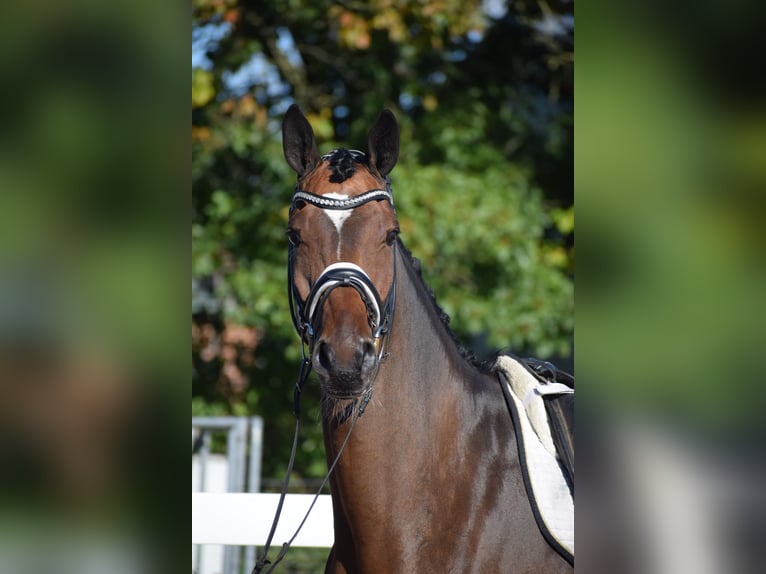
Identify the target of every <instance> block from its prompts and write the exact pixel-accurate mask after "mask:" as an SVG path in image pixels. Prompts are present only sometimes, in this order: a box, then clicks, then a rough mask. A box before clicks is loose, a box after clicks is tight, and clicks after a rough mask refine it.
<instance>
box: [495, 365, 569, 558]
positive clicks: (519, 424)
mask: <svg viewBox="0 0 766 574" xmlns="http://www.w3.org/2000/svg"><path fill="white" fill-rule="evenodd" d="M495 372H496V373H497V376H498V378H499V379H500V382H501V385H500V386H501V387H502V389H503V395H504V396H505V400H506V403H507V406H508V409H509V411H510V413H511V417H512V419H513V423H514V427H515V429H516V433H517V441H516V442H517V444H518V447H519V460H520V462H521V469H522V474H523V477H524V486H525V488H526V490H527V495H528V497H529V501H530V504H531V506H532V513H533V514H534V516H535V520H536V521H537V524H538V527H539V528H540V531H541V533H542V534H543V536H544V537H545V539H546V540H547V541H548V543H549V544H551V546H552V547H553V548H554V549H555V550H556V551H557V552H558V553H559V554H561V555H562V556H563V557H564V558H565V559H566V560H567V561H569V562H570V564H574V499H573V495H574V377H573V376H572V375H570V374H568V373H565V372H563V371H559V370H558V369H556V367H555V366H553V365H552V364H550V363H548V362H545V361H539V360H537V359H519V358H516V357H511V356H508V355H501V356H499V357H498V358H497V360H496V363H495Z"/></svg>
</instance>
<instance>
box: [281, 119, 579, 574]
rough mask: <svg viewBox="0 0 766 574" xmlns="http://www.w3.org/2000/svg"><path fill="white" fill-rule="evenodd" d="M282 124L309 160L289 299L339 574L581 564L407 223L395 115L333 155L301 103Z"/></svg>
mask: <svg viewBox="0 0 766 574" xmlns="http://www.w3.org/2000/svg"><path fill="white" fill-rule="evenodd" d="M282 136H283V149H284V155H285V159H286V161H287V163H288V165H289V166H290V167H291V168H292V169H293V170H294V171H295V172H296V173H297V186H296V190H295V192H294V195H293V199H292V204H291V207H290V214H289V221H288V226H287V237H288V241H289V246H288V253H289V255H288V260H289V263H288V284H289V297H290V303H291V311H292V315H293V320H294V322H295V327H296V329H297V330H298V332H299V334H300V335H301V338H302V341H303V344H304V345H305V346H306V348H308V355H307V358H306V362H307V363H309V364H310V367H312V368H313V370H314V371H315V372H316V373H317V374H318V378H319V384H320V387H321V391H322V423H321V424H322V429H323V435H324V443H325V451H326V456H327V461H328V466H330V465H333V463H334V467H333V466H330V468H331V474H330V490H331V496H332V507H333V513H334V525H333V526H334V534H335V540H334V545H333V547H332V549H331V551H330V554H329V556H328V559H327V562H326V569H325V572H327V573H333V574H340V573H345V574H350V573H387V574H391V573H398V572H438V573H440V574H442V573H445V572H460V573H466V572H477V573H479V572H480V573H482V574H486V573H492V572H498V573H499V572H502V573H509V572H532V573H534V572H546V573H557V572H571V571H572V565H571V564H570V563H569V562H568V561H567V560H565V559H564V558H562V556H561V555H560V554H559V553H557V552H556V551H555V550H554V549H553V548H552V547H551V545H550V544H549V543H548V542H547V541H546V540H545V539H544V538H543V536H542V535H541V533H540V530H539V529H538V526H537V523H536V521H535V517H534V516H533V511H532V509H531V507H530V503H529V500H528V498H527V494H526V491H525V486H524V483H523V479H522V474H521V468H520V467H521V464H520V456H519V450H518V448H517V442H516V441H517V435H516V430H515V428H514V424H513V421H512V418H511V416H510V415H509V409H508V406H507V405H506V402H505V401H504V400H503V392H502V391H501V385H500V384H499V383H498V378H497V375H496V373H494V372H493V371H492V369H491V368H489V367H487V366H486V365H484V366H482V365H481V364H479V363H477V362H476V361H474V360H472V359H471V358H470V356H469V353H468V352H466V350H465V349H464V348H463V347H462V346H461V345H460V343H459V342H458V341H457V339H456V337H455V336H454V335H453V334H452V331H451V330H450V329H449V327H448V326H447V324H446V321H447V320H448V319H446V318H445V317H446V316H445V315H444V313H443V312H442V311H441V309H440V308H439V306H438V305H437V304H436V301H435V298H434V296H433V294H432V292H431V291H430V289H429V288H428V287H427V285H426V284H425V282H424V280H423V279H422V274H421V270H420V266H419V263H418V261H417V260H416V259H414V258H413V257H412V255H411V253H410V252H409V251H408V250H407V249H406V248H405V246H404V243H403V241H402V240H401V238H400V237H399V224H398V220H397V214H396V211H395V209H394V197H393V193H392V190H391V183H390V178H389V174H390V173H391V171H392V170H393V168H394V166H395V164H396V162H397V159H398V155H399V127H398V124H397V121H396V118H395V117H394V115H393V113H391V112H390V111H388V110H384V111H383V112H382V113H381V114H380V115H379V117H378V119H377V121H376V122H375V124H374V125H373V127H372V128H371V130H370V132H369V135H368V142H367V144H368V149H367V153H363V152H360V151H356V150H348V149H337V150H333V151H331V152H330V153H327V154H325V155H322V156H320V154H319V152H318V150H317V144H316V141H315V138H314V132H313V130H312V128H311V125H310V123H309V122H308V120H307V119H306V117H305V116H304V115H303V114H302V112H301V111H300V109H299V108H298V107H297V106H296V105H293V106H292V107H290V108H289V110H288V111H287V112H286V114H285V117H284V120H283V125H282ZM357 423H358V424H357ZM352 430H353V432H351V431H352ZM339 454H340V455H341V456H340V457H339V458H338V455H339ZM336 459H337V460H336ZM333 470H334V471H333Z"/></svg>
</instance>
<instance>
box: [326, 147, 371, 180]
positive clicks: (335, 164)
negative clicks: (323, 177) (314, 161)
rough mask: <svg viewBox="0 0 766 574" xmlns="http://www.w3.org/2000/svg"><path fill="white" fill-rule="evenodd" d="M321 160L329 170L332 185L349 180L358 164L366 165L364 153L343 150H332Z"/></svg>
mask: <svg viewBox="0 0 766 574" xmlns="http://www.w3.org/2000/svg"><path fill="white" fill-rule="evenodd" d="M322 159H324V160H325V161H326V162H327V167H328V168H329V169H330V181H331V182H332V183H343V182H344V181H346V180H347V179H351V178H352V177H353V176H354V174H355V173H356V168H357V166H358V165H359V164H361V165H367V156H366V155H365V154H364V153H362V152H360V151H356V150H348V149H344V148H340V149H335V150H332V151H331V152H330V153H327V154H325V155H324V156H322Z"/></svg>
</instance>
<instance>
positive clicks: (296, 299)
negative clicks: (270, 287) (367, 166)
mask: <svg viewBox="0 0 766 574" xmlns="http://www.w3.org/2000/svg"><path fill="white" fill-rule="evenodd" d="M352 153H360V152H352ZM325 157H327V156H325ZM382 200H387V201H389V202H390V204H391V207H392V208H393V206H394V194H393V192H392V191H391V181H390V180H389V178H388V177H386V188H385V189H371V190H369V191H366V192H364V193H362V194H360V195H356V196H354V197H350V198H347V199H335V198H330V197H324V196H322V195H317V194H314V193H311V192H309V191H306V190H303V189H300V187H298V186H296V188H295V192H294V193H293V200H292V203H291V205H290V215H292V213H293V212H294V211H295V210H296V209H299V208H300V207H302V205H301V203H304V204H305V203H308V204H311V205H314V206H316V207H319V208H321V209H354V208H355V207H359V206H360V205H364V204H365V203H368V202H370V201H382ZM391 248H392V249H393V273H392V276H391V287H390V289H389V291H388V295H387V296H386V298H385V300H383V301H381V298H380V293H379V292H378V290H377V288H376V287H375V284H374V283H373V282H372V280H371V279H370V276H369V275H368V274H367V273H366V272H365V271H364V269H362V268H361V267H359V266H358V265H356V264H354V263H351V262H348V261H340V262H338V263H333V264H332V265H328V266H327V267H326V268H325V269H324V270H323V271H322V273H320V274H319V277H317V280H316V281H315V282H314V284H313V285H312V286H311V291H310V292H309V294H308V297H306V300H305V301H304V300H302V299H301V296H300V293H298V288H297V287H296V285H295V271H294V266H295V251H296V246H295V245H293V244H292V243H290V246H289V247H288V251H287V296H288V300H289V301H290V315H291V316H292V319H293V325H294V326H295V330H296V331H297V332H298V335H300V338H301V353H302V355H303V360H302V362H301V368H300V373H299V374H298V380H297V382H296V383H295V390H294V392H293V413H294V414H295V436H294V437H293V446H292V452H291V453H290V460H289V462H288V464H287V473H286V475H285V481H284V483H283V485H282V492H281V493H280V497H279V503H278V504H277V510H276V513H275V515H274V520H273V522H272V524H271V530H270V532H269V536H268V538H267V540H266V544H265V546H264V549H263V554H262V556H261V558H260V559H259V560H258V561H257V562H256V564H255V567H254V568H253V570H252V573H253V574H258V573H260V572H261V571H262V570H263V569H264V568H265V567H266V565H267V564H271V566H270V567H269V569H268V571H267V574H270V573H271V572H272V571H273V570H274V568H275V567H276V566H277V564H279V562H280V561H281V560H282V558H283V557H284V556H285V554H286V553H287V550H288V549H289V548H290V545H291V544H292V542H293V540H295V537H296V536H298V532H300V530H301V528H302V527H303V525H304V524H305V522H306V519H307V518H308V516H309V513H310V512H311V510H312V509H313V508H314V504H315V503H316V501H317V498H318V497H319V493H320V492H322V489H323V488H324V486H325V484H326V483H327V480H328V479H329V478H330V475H331V474H332V471H333V469H334V468H335V465H336V464H337V463H338V460H340V455H341V454H342V453H343V450H344V449H345V447H346V444H347V443H348V439H349V438H350V437H351V431H353V430H354V426H355V425H356V422H357V421H358V420H359V418H360V417H361V416H362V414H364V410H365V408H366V407H367V404H368V403H369V401H370V399H371V398H372V388H373V384H374V383H375V379H376V378H377V375H378V370H379V369H380V364H381V363H382V362H383V361H385V360H386V358H387V357H388V355H389V353H388V344H389V341H390V339H391V328H392V326H393V323H394V310H395V307H396V258H397V241H394V242H393V243H392V244H391ZM338 287H351V288H353V289H354V290H355V291H356V292H357V293H358V294H359V296H360V297H361V298H362V302H363V303H364V305H365V307H366V308H367V323H368V324H369V326H370V333H371V335H372V340H373V344H374V345H375V352H376V357H375V367H374V369H373V371H372V374H371V376H370V380H369V382H368V383H367V384H366V385H365V388H364V389H363V390H362V392H361V394H360V395H358V396H356V397H348V398H360V397H361V400H360V401H359V405H358V407H357V408H356V409H355V414H354V418H353V419H352V421H351V424H350V425H349V428H348V431H347V432H346V438H345V439H344V441H343V443H342V444H341V446H340V449H338V452H337V454H336V455H335V459H334V460H333V462H332V464H331V465H330V468H329V470H328V471H327V474H326V475H325V478H324V480H323V481H322V484H321V486H320V487H319V489H318V490H317V493H316V495H315V496H314V500H313V502H312V503H311V505H310V506H309V508H308V510H307V511H306V514H305V516H304V517H303V521H302V522H301V523H300V525H299V526H298V529H297V530H296V531H295V534H293V537H292V538H291V539H290V540H289V541H288V542H285V543H284V544H283V545H282V549H281V550H280V552H279V554H278V556H277V557H276V558H275V560H274V562H273V563H272V562H270V561H269V560H268V559H267V556H268V553H269V548H270V547H271V541H272V539H273V537H274V532H275V531H276V527H277V523H278V522H279V516H280V514H281V512H282V505H283V503H284V499H285V495H286V493H287V487H288V485H289V482H290V475H291V473H292V468H293V463H294V462H295V452H296V449H297V446H298V434H299V433H300V398H301V393H302V391H303V387H304V385H305V383H306V380H307V379H308V376H309V374H310V373H311V358H310V357H311V355H312V354H313V351H314V343H315V342H316V333H317V326H318V325H319V322H320V321H321V318H322V310H323V308H324V304H325V302H326V301H327V298H328V297H329V296H330V293H332V292H333V291H334V290H335V289H337V288H338ZM306 347H308V348H309V354H308V356H307V355H306Z"/></svg>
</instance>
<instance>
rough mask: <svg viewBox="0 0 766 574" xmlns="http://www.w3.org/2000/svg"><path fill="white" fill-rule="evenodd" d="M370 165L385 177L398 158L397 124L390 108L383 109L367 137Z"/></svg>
mask: <svg viewBox="0 0 766 574" xmlns="http://www.w3.org/2000/svg"><path fill="white" fill-rule="evenodd" d="M367 150H368V151H369V157H370V166H372V167H374V168H375V169H376V170H377V171H378V173H379V174H380V175H381V176H382V177H385V176H387V175H388V173H389V172H390V171H391V170H392V169H394V166H395V165H396V160H397V159H398V158H399V124H397V123H396V118H395V117H394V114H392V113H391V111H390V110H383V111H382V112H381V113H380V115H379V116H378V119H377V121H376V122H375V125H374V126H372V129H371V130H370V135H369V136H368V138H367Z"/></svg>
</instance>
